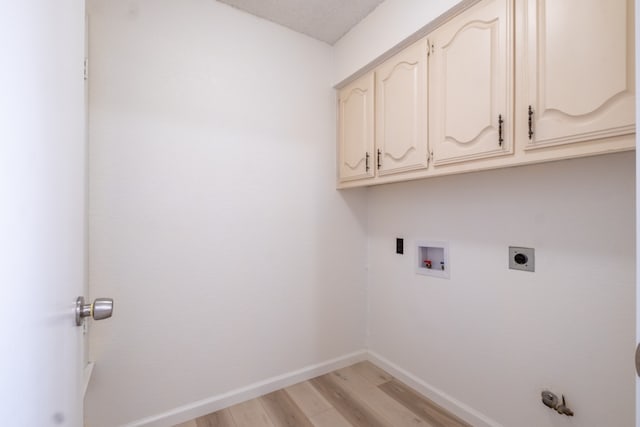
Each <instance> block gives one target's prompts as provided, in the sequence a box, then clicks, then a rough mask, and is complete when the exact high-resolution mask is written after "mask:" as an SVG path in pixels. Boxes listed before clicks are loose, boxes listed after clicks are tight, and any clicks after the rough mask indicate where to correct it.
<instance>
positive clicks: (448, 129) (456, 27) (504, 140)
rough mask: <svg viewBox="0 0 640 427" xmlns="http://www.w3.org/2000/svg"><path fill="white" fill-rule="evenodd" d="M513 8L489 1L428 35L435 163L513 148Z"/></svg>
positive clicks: (505, 1) (501, 1)
mask: <svg viewBox="0 0 640 427" xmlns="http://www.w3.org/2000/svg"><path fill="white" fill-rule="evenodd" d="M512 11H513V7H512V3H511V1H510V0H487V1H484V2H481V3H479V4H478V5H476V6H474V7H473V8H471V9H469V10H467V11H466V12H464V13H463V14H461V15H460V16H458V17H456V18H454V19H453V20H452V21H450V22H448V23H446V24H445V25H443V26H442V27H441V28H440V29H438V30H436V31H435V32H434V33H433V34H432V35H431V36H430V37H429V39H430V40H431V44H432V46H431V51H432V53H431V57H430V58H429V61H430V64H429V67H430V71H431V73H430V96H431V98H430V105H429V111H430V115H429V136H430V138H429V140H430V144H431V146H432V150H433V162H434V164H435V165H436V166H437V165H441V164H448V163H457V162H463V161H467V160H473V159H479V158H485V157H492V156H496V155H504V154H508V153H512V152H513V141H512V132H513V120H512V117H513V112H512V107H511V106H512V99H513V82H512V75H513V17H512V14H513V12H512Z"/></svg>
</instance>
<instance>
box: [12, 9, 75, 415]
mask: <svg viewBox="0 0 640 427" xmlns="http://www.w3.org/2000/svg"><path fill="white" fill-rule="evenodd" d="M84 16H85V12H84V0H56V1H51V0H15V1H11V2H2V4H1V5H0V58H2V66H1V67H0V82H1V87H2V90H1V93H0V340H1V341H0V342H1V346H2V351H0V420H1V421H0V424H2V425H6V426H43V427H46V426H69V427H79V426H81V425H82V391H81V388H82V387H81V384H82V371H83V367H82V360H83V354H82V352H83V346H82V328H80V327H77V326H75V322H74V304H75V299H76V297H77V296H78V295H81V293H82V290H83V283H84V282H85V268H84V265H85V165H86V162H85V143H84V136H83V133H84V130H83V127H84V119H83V116H84V95H83V71H82V69H83V67H82V63H83V54H84Z"/></svg>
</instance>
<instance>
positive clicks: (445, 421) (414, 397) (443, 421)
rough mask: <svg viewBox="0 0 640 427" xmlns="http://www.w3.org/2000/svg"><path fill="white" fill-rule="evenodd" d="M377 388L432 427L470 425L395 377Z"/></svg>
mask: <svg viewBox="0 0 640 427" xmlns="http://www.w3.org/2000/svg"><path fill="white" fill-rule="evenodd" d="M379 388H380V390H382V391H384V392H385V393H387V394H388V395H389V396H391V397H392V398H394V399H395V400H397V401H398V402H400V403H402V404H403V405H404V406H406V407H407V408H409V409H410V410H411V411H412V412H414V413H415V414H417V415H418V416H419V417H420V418H422V419H423V420H425V421H427V422H428V423H430V424H432V425H433V426H434V427H471V425H470V424H467V423H466V422H464V421H463V420H461V419H460V418H458V417H456V416H454V415H453V414H451V413H449V412H448V411H446V410H445V409H444V408H442V407H440V406H438V405H436V404H435V403H434V402H432V401H430V400H428V399H427V398H425V397H423V396H422V395H420V394H419V393H418V392H416V391H415V390H413V389H411V388H410V387H408V386H406V385H404V384H402V383H401V382H400V381H398V380H396V379H393V380H391V381H389V382H387V383H384V384H382V385H380V386H379Z"/></svg>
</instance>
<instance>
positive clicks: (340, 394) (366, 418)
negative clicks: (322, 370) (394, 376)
mask: <svg viewBox="0 0 640 427" xmlns="http://www.w3.org/2000/svg"><path fill="white" fill-rule="evenodd" d="M309 382H310V383H311V384H312V385H313V386H314V387H315V388H316V389H317V390H318V391H319V392H320V394H322V395H323V396H324V398H325V399H327V401H328V402H329V403H331V405H332V406H333V407H334V408H336V410H337V411H338V412H339V413H340V414H341V415H342V416H343V417H344V418H345V419H346V420H347V421H349V422H350V423H351V424H352V425H353V426H354V427H393V426H391V424H388V423H387V422H386V421H384V420H381V419H380V418H379V417H378V415H377V414H376V413H375V412H374V411H373V410H372V409H371V408H370V407H369V406H367V405H366V404H365V403H363V402H361V401H360V400H359V399H358V398H357V397H355V396H354V395H353V393H351V392H350V391H349V390H348V389H346V388H345V387H344V385H343V384H340V382H339V380H336V379H334V375H331V374H327V375H322V376H320V377H316V378H314V379H312V380H310V381H309Z"/></svg>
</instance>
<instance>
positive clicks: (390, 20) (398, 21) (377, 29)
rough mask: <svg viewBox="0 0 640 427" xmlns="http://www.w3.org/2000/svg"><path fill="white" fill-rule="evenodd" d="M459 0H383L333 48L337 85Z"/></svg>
mask: <svg viewBox="0 0 640 427" xmlns="http://www.w3.org/2000/svg"><path fill="white" fill-rule="evenodd" d="M457 3H459V0H429V1H425V0H386V1H385V2H383V3H381V4H380V6H378V7H377V8H376V9H375V10H374V11H373V12H372V13H370V14H369V15H368V16H367V17H366V18H364V19H363V20H362V21H360V23H359V24H358V25H356V26H355V27H354V28H352V29H351V31H349V32H348V33H347V34H345V35H344V36H343V37H342V38H341V39H340V40H338V42H337V43H336V44H335V45H334V51H335V58H336V65H335V77H334V80H335V81H334V83H338V82H340V81H342V80H344V79H345V78H347V77H349V76H350V75H351V74H353V73H355V72H356V71H358V70H359V69H360V68H362V67H363V66H365V65H366V64H368V63H369V62H371V61H373V60H374V59H376V58H377V57H378V56H380V55H381V54H383V53H384V52H385V51H387V50H389V49H391V48H392V47H393V46H395V45H396V44H398V43H400V42H401V41H403V40H404V39H405V38H407V37H409V36H410V35H412V34H413V33H415V32H416V31H418V30H419V29H420V28H422V27H424V26H425V25H426V24H428V23H429V22H431V21H433V20H434V19H435V18H437V17H438V16H440V15H442V14H443V13H444V12H446V11H447V10H448V9H450V8H451V7H453V6H454V5H456V4H457Z"/></svg>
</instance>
